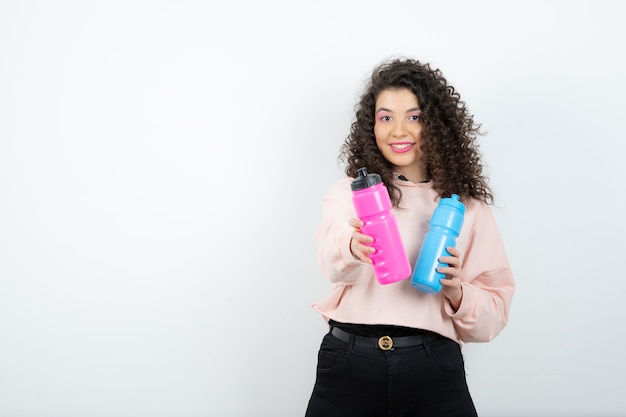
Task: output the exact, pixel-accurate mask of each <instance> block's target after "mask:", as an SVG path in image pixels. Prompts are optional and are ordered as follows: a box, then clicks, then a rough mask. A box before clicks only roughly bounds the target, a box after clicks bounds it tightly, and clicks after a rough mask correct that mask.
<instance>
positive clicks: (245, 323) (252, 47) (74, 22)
mask: <svg viewBox="0 0 626 417" xmlns="http://www.w3.org/2000/svg"><path fill="white" fill-rule="evenodd" d="M624 18H626V3H623V2H619V1H615V2H610V1H597V0H596V1H577V2H576V1H561V2H556V1H536V2H529V1H525V2H517V3H516V4H514V5H512V4H511V3H509V2H496V1H493V2H485V1H483V2H476V1H474V2H462V1H459V2H445V1H441V2H433V1H428V2H421V1H416V0H407V1H387V2H380V1H352V2H347V1H345V2H341V1H326V0H324V1H311V2H306V3H305V2H289V1H282V2H279V1H262V2H261V1H259V2H257V1H245V2H239V3H238V2H201V1H197V2H189V1H186V2H183V1H178V2H176V1H119V2H114V1H106V2H104V1H103V2H99V1H89V2H80V1H74V2H70V1H66V2H61V1H48V2H45V1H42V2H32V1H17V0H15V1H4V2H1V3H0V115H1V116H0V416H2V417H35V416H36V417H39V416H42V417H53V416H62V417H73V416H76V417H79V416H80V417H92V416H93V417H96V416H102V417H105V416H106V417H113V416H115V417H117V416H132V417H135V416H150V417H159V416H175V417H187V416H189V417H191V416H194V417H195V416H219V417H229V416H250V417H282V416H284V417H294V416H299V415H303V413H304V409H305V407H306V402H307V401H308V397H309V395H310V392H311V389H312V384H313V381H314V374H315V363H316V355H317V348H318V345H319V342H320V341H321V337H322V335H323V333H324V332H325V330H326V329H325V326H324V323H323V321H322V319H321V318H320V317H319V316H318V315H317V314H316V313H315V312H314V311H313V310H312V309H311V308H310V305H311V303H313V302H315V301H317V300H319V299H320V298H321V297H323V296H324V295H325V294H326V291H327V290H328V288H329V287H328V285H327V283H326V282H325V280H324V278H323V277H322V276H321V274H320V272H319V269H318V267H317V264H316V263H315V255H314V247H313V231H314V229H315V227H316V225H317V222H318V220H319V215H320V197H321V195H322V193H323V192H324V191H325V190H326V188H327V187H328V186H329V185H330V184H331V183H332V182H333V181H334V180H335V178H338V177H339V176H340V175H341V168H340V167H338V165H337V162H336V156H337V152H338V149H339V145H340V143H341V142H342V140H343V138H344V137H345V136H346V134H347V132H348V129H349V124H350V122H351V117H352V108H353V105H354V104H355V101H356V98H357V95H358V93H359V92H360V89H361V86H362V83H363V81H364V79H365V77H366V75H367V74H368V73H369V71H370V69H371V68H372V67H373V66H374V65H375V64H377V63H378V62H379V61H380V60H382V59H383V58H386V57H388V56H391V55H394V56H400V55H407V56H412V57H416V58H419V59H422V60H424V61H430V62H431V63H432V64H433V65H434V66H437V67H440V68H441V69H442V70H443V72H444V74H445V75H446V76H447V77H448V79H449V80H450V82H451V83H452V84H453V85H454V86H455V87H457V88H458V90H459V91H460V92H461V95H462V97H463V98H464V99H465V101H466V102H467V103H468V105H469V108H470V110H471V111H472V112H473V113H474V114H475V116H476V119H477V121H479V122H481V123H482V124H483V126H484V128H485V130H487V131H488V135H487V136H485V137H484V138H482V139H481V143H482V148H481V149H482V150H483V152H484V156H485V161H486V163H487V167H488V172H489V173H490V174H491V176H492V184H493V186H494V189H495V191H496V195H497V202H498V208H497V209H496V214H497V219H498V221H499V225H500V228H501V232H502V235H503V237H504V240H505V243H506V245H507V249H508V253H509V256H510V260H511V263H512V265H513V267H514V270H515V273H516V277H517V280H518V286H519V289H518V291H517V294H516V297H515V300H514V304H513V309H512V314H511V320H510V324H509V326H508V327H507V328H506V329H505V330H504V332H503V333H502V334H501V335H500V336H499V337H498V338H496V339H495V340H494V341H493V342H491V343H488V344H476V345H467V346H466V347H465V352H466V358H467V371H468V378H469V384H470V389H471V391H472V393H473V396H474V399H475V402H476V404H477V407H478V410H479V412H480V414H481V415H482V416H494V417H504V416H588V415H598V416H599V415H602V416H618V415H624V413H626V405H625V403H624V400H623V398H622V397H623V388H624V384H623V380H622V376H623V374H624V373H626V360H624V356H623V353H622V349H621V346H622V343H623V342H622V340H623V339H624V336H625V334H624V333H625V331H624V325H623V320H622V318H623V317H625V316H626V303H625V302H624V300H623V299H624V293H625V291H626V283H625V279H624V278H626V276H625V274H624V267H623V260H624V255H623V251H624V246H623V239H624V235H625V234H626V228H625V227H624V223H623V214H624V213H625V212H626V205H625V197H624V191H625V187H624V179H625V178H626V175H625V174H626V169H625V168H624V161H623V155H624V153H625V151H626V140H625V139H626V138H625V137H624V133H623V120H624V114H625V113H626V106H625V104H624V95H625V94H626V82H625V81H624V76H625V75H626V59H625V53H624V45H625V44H626V31H625V29H624V26H623V21H624Z"/></svg>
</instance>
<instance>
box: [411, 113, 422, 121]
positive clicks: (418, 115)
mask: <svg viewBox="0 0 626 417" xmlns="http://www.w3.org/2000/svg"><path fill="white" fill-rule="evenodd" d="M420 117H421V114H420V113H414V114H412V115H410V116H409V120H414V121H418V120H419V119H420Z"/></svg>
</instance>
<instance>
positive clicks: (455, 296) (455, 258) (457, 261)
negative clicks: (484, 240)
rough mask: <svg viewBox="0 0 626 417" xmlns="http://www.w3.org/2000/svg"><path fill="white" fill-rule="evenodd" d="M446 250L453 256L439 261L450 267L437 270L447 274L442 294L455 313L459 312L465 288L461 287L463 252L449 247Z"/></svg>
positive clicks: (443, 280)
mask: <svg viewBox="0 0 626 417" xmlns="http://www.w3.org/2000/svg"><path fill="white" fill-rule="evenodd" d="M446 250H447V251H448V252H449V253H450V255H452V256H442V257H441V258H439V261H440V262H441V263H443V264H448V266H445V267H440V268H437V271H438V272H440V273H442V274H445V275H446V277H445V278H443V279H441V285H442V287H441V292H442V294H443V295H444V296H445V297H446V298H447V299H448V300H449V301H450V305H451V306H452V308H453V309H454V311H456V310H458V309H459V307H460V306H461V300H463V288H462V287H461V270H462V268H461V252H459V251H458V249H457V248H453V247H452V246H448V247H447V248H446Z"/></svg>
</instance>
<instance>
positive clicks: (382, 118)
mask: <svg viewBox="0 0 626 417" xmlns="http://www.w3.org/2000/svg"><path fill="white" fill-rule="evenodd" d="M378 120H380V121H381V122H388V121H390V120H391V116H389V115H388V114H383V115H381V116H380V117H379V118H378Z"/></svg>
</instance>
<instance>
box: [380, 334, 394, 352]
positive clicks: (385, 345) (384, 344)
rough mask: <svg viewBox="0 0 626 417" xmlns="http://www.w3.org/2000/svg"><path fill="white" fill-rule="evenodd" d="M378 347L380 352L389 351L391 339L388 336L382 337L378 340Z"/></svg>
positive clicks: (391, 344)
mask: <svg viewBox="0 0 626 417" xmlns="http://www.w3.org/2000/svg"><path fill="white" fill-rule="evenodd" d="M378 347H379V348H381V349H382V350H391V348H392V347H393V339H392V338H391V337H389V336H383V337H381V338H380V339H378Z"/></svg>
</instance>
